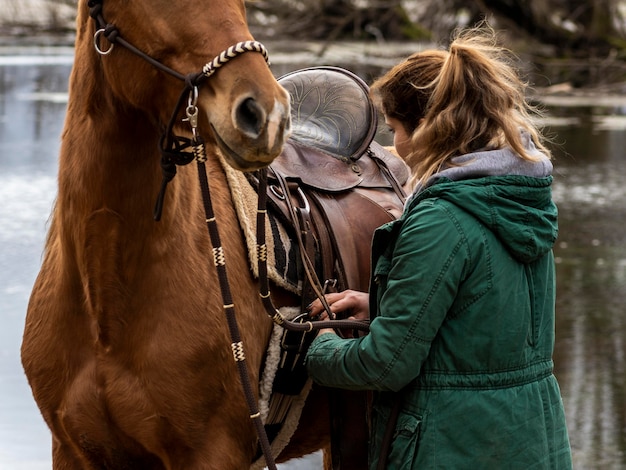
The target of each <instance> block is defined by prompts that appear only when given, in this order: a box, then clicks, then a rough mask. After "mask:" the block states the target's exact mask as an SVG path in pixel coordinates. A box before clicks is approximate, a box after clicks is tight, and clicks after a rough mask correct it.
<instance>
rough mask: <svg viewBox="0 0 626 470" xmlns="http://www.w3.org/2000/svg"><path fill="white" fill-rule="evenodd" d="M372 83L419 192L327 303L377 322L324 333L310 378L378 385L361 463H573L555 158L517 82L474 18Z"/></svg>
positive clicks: (350, 385)
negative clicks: (558, 294)
mask: <svg viewBox="0 0 626 470" xmlns="http://www.w3.org/2000/svg"><path fill="white" fill-rule="evenodd" d="M370 92H371V94H372V97H373V99H374V101H375V102H376V103H377V105H378V106H379V108H380V110H381V111H382V113H383V114H384V116H385V121H386V123H387V124H388V125H389V127H390V128H391V130H392V132H393V133H394V145H395V148H396V150H397V153H398V154H399V155H400V157H402V158H403V159H404V160H405V161H406V162H407V164H408V165H409V166H410V168H411V170H412V174H413V182H414V187H415V188H416V189H415V191H414V192H413V194H412V195H411V197H410V198H409V200H408V201H407V204H406V207H405V211H404V214H403V215H402V217H401V218H400V219H398V220H396V221H394V222H391V223H389V224H386V225H384V226H383V227H381V228H379V229H378V230H377V231H376V233H375V235H374V240H373V248H372V282H371V287H370V292H369V295H368V294H366V293H360V292H355V291H345V292H341V293H337V294H330V295H328V301H329V303H330V305H331V310H332V312H333V313H340V312H347V311H349V312H350V315H351V316H352V317H354V318H359V319H363V318H368V317H369V318H371V320H372V321H371V329H370V332H369V334H368V335H367V336H365V337H362V338H352V339H343V338H340V337H339V336H337V335H335V334H334V332H333V330H321V331H320V334H319V335H318V336H317V338H316V339H315V341H314V342H313V344H312V345H311V347H310V349H309V352H308V355H307V367H308V371H309V373H310V375H311V376H312V378H313V379H314V380H315V381H316V382H318V383H320V384H322V385H325V386H329V387H337V388H344V389H352V390H374V391H375V392H376V393H375V400H374V405H373V413H372V430H371V442H370V455H369V462H370V468H371V469H374V468H378V467H377V465H379V462H380V461H381V457H382V458H383V459H386V466H385V467H384V468H389V469H417V468H419V469H433V468H441V469H455V470H458V469H465V468H467V469H473V470H475V469H504V468H507V469H524V470H527V469H530V468H532V469H568V468H571V466H572V463H571V453H570V446H569V439H568V434H567V428H566V424H565V417H564V412H563V404H562V400H561V396H560V391H559V387H558V384H557V381H556V379H555V377H554V375H553V373H552V369H553V364H552V352H553V346H554V304H555V274H554V259H553V254H552V246H553V244H554V242H555V240H556V237H557V209H556V206H555V205H554V203H553V201H552V198H551V182H552V176H551V171H552V164H551V162H550V153H549V151H548V150H547V149H546V147H545V146H544V145H542V142H541V136H540V134H539V132H538V130H537V129H536V128H535V126H534V125H533V123H532V121H531V119H530V112H531V108H530V107H529V105H527V104H526V102H525V96H524V92H525V87H524V84H523V82H522V81H521V80H520V79H519V78H518V75H517V73H516V71H515V69H514V68H513V67H512V66H511V65H510V64H509V62H508V61H507V59H506V54H505V51H504V50H503V49H501V48H499V47H497V46H496V43H495V36H494V33H493V31H492V30H490V29H488V28H475V29H472V30H469V31H466V32H464V33H462V34H460V35H459V36H457V38H456V39H455V40H454V41H453V42H452V44H451V45H450V47H449V50H448V51H439V50H430V51H424V52H419V53H416V54H414V55H412V56H411V57H409V58H408V59H407V60H405V61H404V62H402V63H400V64H398V65H397V66H395V67H394V68H392V69H391V70H390V71H389V72H388V73H387V74H385V75H384V76H383V77H381V78H380V79H378V80H377V81H376V82H375V83H374V84H373V85H372V87H371V90H370ZM321 313H322V307H321V303H320V302H319V301H316V302H314V303H313V304H312V305H311V315H312V316H316V315H320V314H321ZM394 404H396V409H395V411H394ZM395 412H397V413H399V415H398V416H397V418H390V416H392V415H393V414H394V413H395ZM389 423H391V426H393V429H392V431H393V434H392V441H391V444H390V446H384V445H383V436H384V434H385V429H386V427H387V426H388V425H389ZM383 447H389V448H388V450H385V451H381V449H382V448H383ZM381 453H382V454H383V455H381ZM384 461H385V460H383V462H384Z"/></svg>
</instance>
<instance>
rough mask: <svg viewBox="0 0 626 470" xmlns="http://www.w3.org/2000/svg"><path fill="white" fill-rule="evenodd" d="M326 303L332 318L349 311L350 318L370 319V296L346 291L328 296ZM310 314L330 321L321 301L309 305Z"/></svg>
mask: <svg viewBox="0 0 626 470" xmlns="http://www.w3.org/2000/svg"><path fill="white" fill-rule="evenodd" d="M325 298H326V302H327V303H328V304H329V306H330V311H331V316H332V317H333V318H334V317H335V316H336V315H337V314H340V313H341V312H346V311H349V312H348V313H349V316H350V317H354V318H355V319H359V320H367V319H369V294H367V293H366V292H359V291H353V290H349V289H348V290H345V291H342V292H335V293H331V294H326V296H325ZM308 310H309V313H310V315H311V316H312V317H313V318H315V317H319V319H320V320H325V319H328V314H327V312H326V311H325V309H324V306H323V305H322V302H321V301H320V300H319V299H315V300H314V301H313V302H311V305H309V309H308Z"/></svg>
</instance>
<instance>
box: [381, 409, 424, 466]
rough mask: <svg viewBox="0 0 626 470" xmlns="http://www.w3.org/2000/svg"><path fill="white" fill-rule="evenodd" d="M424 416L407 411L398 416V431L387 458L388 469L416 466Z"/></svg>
mask: <svg viewBox="0 0 626 470" xmlns="http://www.w3.org/2000/svg"><path fill="white" fill-rule="evenodd" d="M421 428H422V418H421V417H420V416H413V415H410V414H406V413H401V414H400V416H398V424H397V425H396V432H395V434H394V437H393V441H392V443H391V449H390V450H389V457H388V459H387V467H386V468H387V469H388V470H411V469H413V468H415V460H416V454H417V449H418V446H419V440H420V432H421Z"/></svg>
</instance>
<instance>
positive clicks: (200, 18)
mask: <svg viewBox="0 0 626 470" xmlns="http://www.w3.org/2000/svg"><path fill="white" fill-rule="evenodd" d="M86 5H87V6H88V7H89V8H86ZM88 15H91V16H92V17H93V18H94V19H96V21H95V23H94V22H91V23H94V24H92V25H83V26H82V27H81V24H80V22H81V21H83V22H86V23H88V22H89V17H88ZM98 28H100V30H99V32H98V33H96V30H98ZM80 34H90V35H94V42H95V45H96V49H97V50H98V51H99V52H100V57H98V56H97V54H96V52H95V51H93V50H91V51H89V54H90V55H91V56H92V61H93V60H95V61H97V62H99V63H93V62H92V65H97V66H100V67H101V69H102V75H103V77H104V79H105V80H106V82H107V85H108V86H109V87H110V89H111V93H112V94H113V99H114V100H117V101H119V102H120V103H125V104H127V105H128V104H130V105H131V106H133V107H134V108H136V109H137V110H140V111H143V113H144V114H145V116H147V117H148V119H156V122H155V124H157V125H158V126H160V128H161V129H162V128H163V127H165V125H166V123H167V122H168V120H169V119H170V115H169V114H168V113H171V112H172V111H173V110H179V109H181V111H182V110H183V109H184V108H185V106H186V104H187V103H186V102H182V106H181V105H180V103H179V99H180V98H181V90H185V86H186V87H187V88H189V89H191V90H190V95H192V94H193V93H195V92H197V102H196V100H195V98H194V106H197V109H198V110H199V113H198V116H197V119H198V129H199V130H200V132H202V135H203V137H204V138H205V139H206V140H207V142H208V143H209V144H213V145H217V146H218V147H219V149H220V150H221V153H222V154H223V156H224V157H225V159H226V161H227V162H228V163H229V164H230V165H231V166H233V167H234V168H235V169H238V170H242V171H253V170H257V169H259V168H262V167H265V166H267V165H268V164H270V163H271V162H272V160H273V159H274V158H275V157H276V156H278V155H279V153H280V151H281V150H282V147H283V144H284V142H285V140H286V138H287V135H288V133H289V128H290V117H289V116H290V108H289V106H290V104H289V95H288V94H287V92H286V91H285V90H284V89H283V88H282V87H281V86H280V85H279V84H278V83H277V81H276V79H275V78H274V76H273V75H272V73H271V71H270V69H269V66H268V62H267V52H266V51H265V48H264V46H263V45H261V44H260V43H257V42H254V43H253V44H254V45H255V47H249V48H247V49H246V48H244V49H241V47H239V48H236V47H235V48H234V47H233V46H235V45H237V46H240V45H241V44H247V43H251V42H252V41H253V37H252V35H251V33H250V31H249V30H248V25H247V21H246V12H245V6H244V2H243V1H242V0H228V1H225V0H202V1H198V0H176V1H172V0H156V1H155V0H140V1H139V0H138V1H133V2H128V1H125V0H89V1H87V2H85V4H84V5H83V11H82V14H81V15H80V16H79V35H80ZM120 38H123V41H120ZM120 42H122V46H123V45H125V44H130V45H131V47H130V48H129V47H119V46H118V43H120ZM78 43H79V41H77V44H78ZM83 43H85V41H83ZM113 46H117V47H115V50H113ZM132 49H135V51H134V52H133V50H132ZM109 51H110V52H111V53H110V54H109V53H108V52H109ZM244 52H248V53H244ZM77 53H78V52H77ZM142 59H143V60H142ZM226 62H227V63H226ZM155 64H157V66H156V67H155ZM211 64H212V65H211ZM159 66H162V68H160V67H159ZM213 66H216V67H213ZM207 67H208V69H210V71H208V69H207ZM203 69H204V72H208V73H203ZM163 70H168V71H169V72H170V73H164V71H163ZM209 75H210V76H209ZM177 103H178V104H177ZM196 103H197V104H196ZM180 114H181V116H180V117H184V115H183V114H182V113H180ZM176 123H177V124H176V127H177V129H176V130H177V132H178V133H180V132H189V127H181V125H182V122H181V119H177V120H176Z"/></svg>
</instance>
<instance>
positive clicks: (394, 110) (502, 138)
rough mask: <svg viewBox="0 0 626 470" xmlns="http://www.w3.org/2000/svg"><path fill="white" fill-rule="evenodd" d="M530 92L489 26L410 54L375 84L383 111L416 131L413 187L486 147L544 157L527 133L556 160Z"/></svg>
mask: <svg viewBox="0 0 626 470" xmlns="http://www.w3.org/2000/svg"><path fill="white" fill-rule="evenodd" d="M525 92H526V83H525V82H524V81H522V79H521V78H520V77H519V74H518V72H517V69H516V68H515V67H514V66H513V65H512V55H511V54H510V52H509V51H508V50H506V49H504V48H502V47H499V46H498V45H497V44H496V34H495V32H494V31H493V29H491V28H490V27H488V26H487V25H486V24H483V25H479V26H477V27H475V28H471V29H468V30H464V31H461V32H459V33H458V34H457V36H456V37H455V38H454V39H453V41H452V43H451V44H450V47H449V49H448V51H443V50H429V51H423V52H418V53H415V54H413V55H411V56H410V57H409V58H407V59H406V60H405V61H403V62H401V63H399V64H398V65H396V66H395V67H393V68H392V69H391V70H389V72H387V73H386V74H385V75H383V76H382V77H380V78H379V79H378V80H376V81H375V82H374V83H373V84H372V86H371V88H370V93H371V95H372V98H373V100H374V102H375V103H376V104H377V106H378V107H379V108H380V110H381V111H382V112H383V113H384V114H385V115H386V116H389V117H392V118H395V119H397V120H399V121H400V122H402V123H403V125H404V127H405V129H406V131H407V133H408V134H409V135H411V149H412V150H411V152H410V153H409V155H407V156H406V158H405V160H406V162H407V164H408V165H409V167H410V168H411V170H412V172H413V180H412V182H413V183H414V184H424V183H425V182H426V180H428V178H429V177H430V176H432V175H433V174H434V173H436V172H438V171H439V170H440V169H441V167H442V166H443V164H444V163H446V162H448V161H449V159H450V158H452V157H454V156H457V155H463V154H466V153H471V152H475V151H477V150H480V149H487V148H488V149H497V148H503V147H506V146H508V147H511V148H512V149H513V150H514V151H515V152H516V153H517V154H519V156H520V157H521V158H523V159H526V160H537V158H538V156H537V154H536V153H534V154H531V153H529V150H528V149H527V148H526V147H525V145H524V139H523V136H522V131H525V132H527V133H528V134H529V135H530V136H531V138H532V140H533V142H534V144H535V146H536V148H537V149H538V150H540V151H541V152H542V153H544V154H545V155H546V156H548V157H550V151H549V150H548V149H547V148H546V147H545V146H544V144H543V137H542V136H541V134H540V132H539V130H538V129H537V127H536V126H535V125H534V124H533V122H532V120H531V115H532V114H534V113H536V109H535V108H533V107H532V106H531V105H530V104H529V103H527V101H526V98H525Z"/></svg>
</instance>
